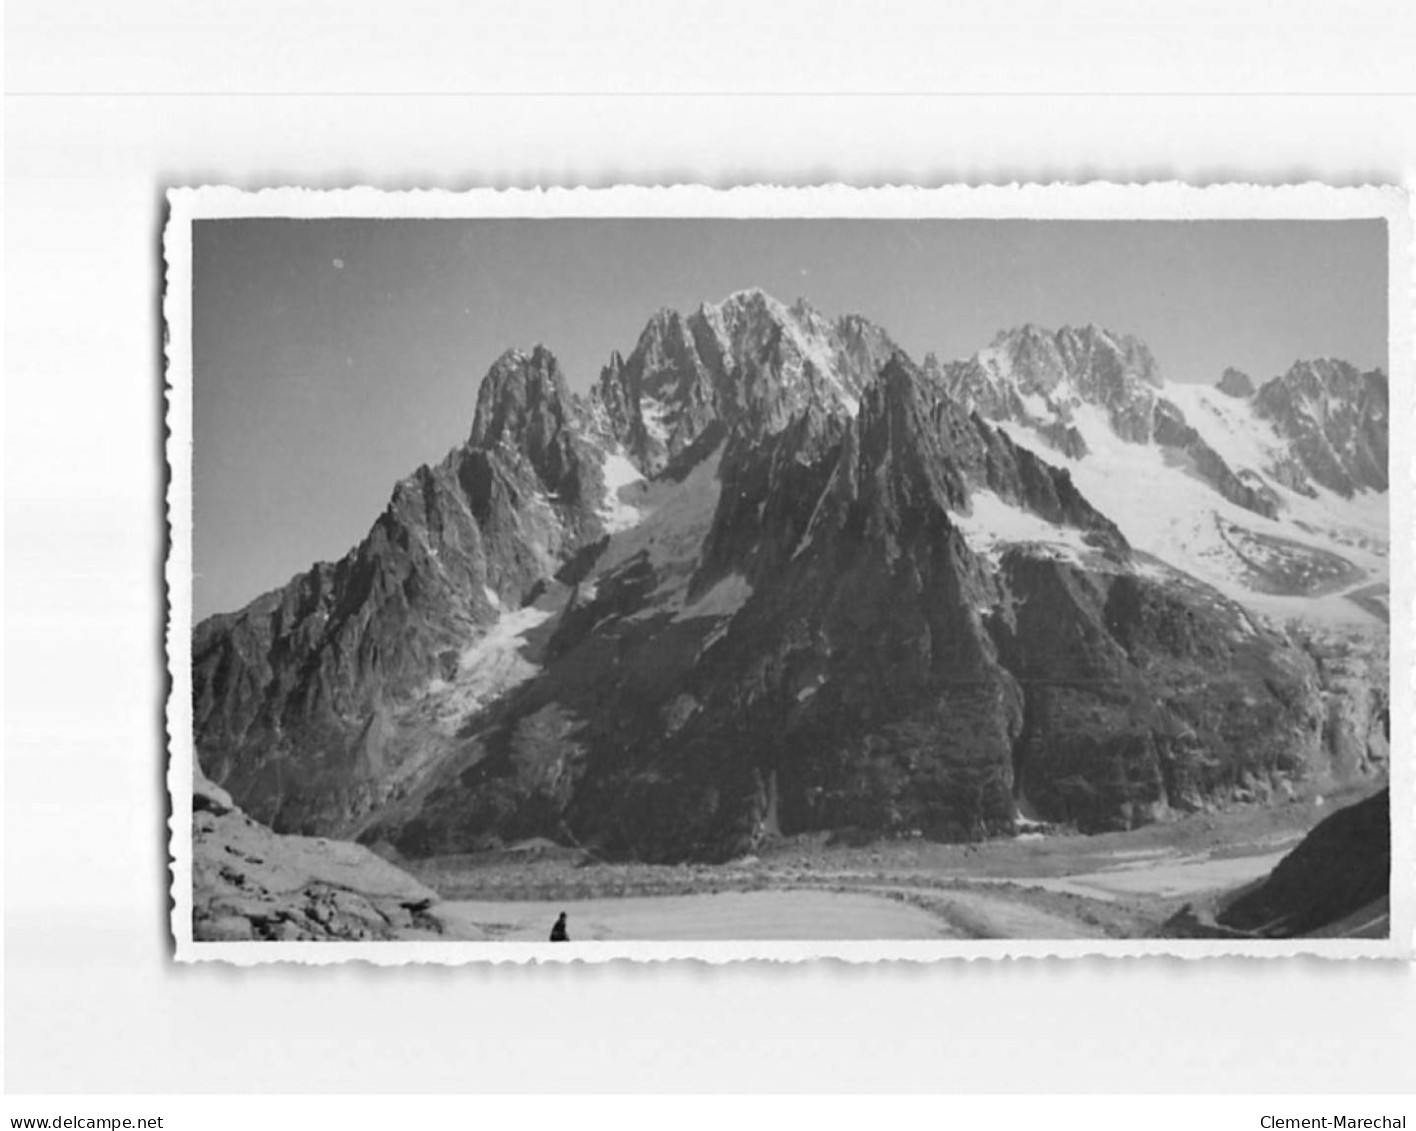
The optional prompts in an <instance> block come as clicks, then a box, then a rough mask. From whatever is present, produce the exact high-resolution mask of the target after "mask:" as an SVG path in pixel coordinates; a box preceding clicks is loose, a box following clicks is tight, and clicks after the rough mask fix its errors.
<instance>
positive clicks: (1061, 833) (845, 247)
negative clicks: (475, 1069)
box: [166, 189, 1410, 960]
mask: <svg viewBox="0 0 1416 1131" xmlns="http://www.w3.org/2000/svg"><path fill="white" fill-rule="evenodd" d="M842 191H845V190H842ZM1056 191H1057V193H1058V196H1059V199H1063V200H1066V199H1071V200H1073V201H1083V202H1085V201H1087V200H1090V199H1093V198H1090V197H1087V196H1086V195H1085V191H1084V190H1083V191H1082V192H1081V194H1080V195H1077V194H1076V193H1074V194H1073V195H1072V196H1071V197H1070V198H1069V197H1067V195H1066V194H1067V192H1068V191H1069V190H1063V189H1059V190H1056ZM1220 191H1222V190H1211V192H1212V193H1214V192H1220ZM758 192H759V193H760V194H762V195H761V201H762V203H761V204H759V205H756V206H755V207H756V214H755V215H754V214H751V213H750V212H749V214H734V215H713V214H711V211H712V210H711V209H710V210H708V211H709V213H710V214H703V215H693V214H680V215H656V214H646V215H632V214H630V215H623V214H614V213H615V211H616V210H615V209H601V210H600V211H601V212H606V211H608V212H610V213H611V214H599V215H597V214H595V212H596V207H595V202H596V201H597V200H599V199H601V198H609V199H610V200H611V201H613V199H614V193H613V192H607V193H604V194H599V195H598V196H596V195H595V194H592V199H591V202H590V205H589V207H588V209H587V206H586V202H585V201H583V200H582V201H581V202H580V203H579V204H577V205H574V206H570V205H567V206H566V207H564V208H562V209H561V210H560V212H559V213H557V212H556V209H555V207H549V210H548V206H547V205H546V203H545V202H544V201H540V202H534V206H528V207H527V208H526V209H525V211H524V214H521V215H517V214H514V213H515V211H516V210H515V208H510V209H507V208H501V209H499V208H496V207H493V208H483V207H482V205H480V204H478V203H476V200H480V199H483V198H481V197H477V198H475V199H474V201H473V202H472V203H468V202H467V201H466V200H463V201H462V203H459V198H457V197H448V198H442V199H440V200H438V199H437V198H434V199H435V201H437V203H436V206H434V205H433V203H430V201H429V200H428V199H427V198H418V197H416V196H415V197H399V196H397V195H386V194H371V196H372V199H373V201H374V202H375V203H376V204H377V207H375V208H370V207H368V204H369V199H370V198H369V197H354V198H342V199H341V198H340V197H339V194H330V195H327V196H321V194H303V195H292V196H290V197H287V198H284V199H289V200H291V201H293V205H292V206H290V207H282V206H281V205H280V204H278V203H276V204H272V203H271V200H270V199H269V197H268V196H261V197H257V196H254V195H251V194H239V193H230V192H228V193H226V194H222V193H220V192H216V193H212V192H210V191H208V190H200V191H191V192H187V193H178V194H175V195H174V196H173V198H172V202H173V203H172V207H173V212H172V218H171V220H170V222H169V227H168V232H167V248H168V291H167V296H166V303H167V312H168V332H169V360H170V363H171V365H170V369H169V382H170V385H171V390H170V396H171V398H172V400H171V404H172V414H171V416H170V418H169V423H170V426H171V427H172V441H171V444H170V446H169V460H170V462H171V464H172V476H173V478H172V483H173V494H172V495H171V496H170V500H171V504H172V509H171V513H170V517H171V522H172V526H173V555H172V557H171V559H170V562H169V572H168V583H169V600H170V601H171V603H172V611H173V619H172V623H171V629H170V633H169V640H168V644H169V650H170V659H171V665H172V679H173V700H172V704H171V706H170V715H169V719H170V721H171V730H172V741H173V770H172V773H173V778H172V781H173V813H174V817H173V829H174V833H173V852H174V858H175V859H176V861H177V864H176V868H175V871H174V895H175V897H176V903H175V906H176V911H175V918H174V931H175V933H176V934H177V937H178V942H179V957H202V956H203V954H204V953H207V952H208V951H210V952H211V953H212V954H220V955H223V956H225V957H228V958H229V957H232V956H233V955H235V954H237V953H239V954H241V955H243V956H246V957H251V956H254V958H253V960H260V958H261V956H262V954H263V953H264V954H268V955H272V956H273V955H276V954H278V955H280V956H281V957H291V956H292V955H297V950H296V949H293V948H292V947H290V946H281V945H280V944H315V943H344V944H350V943H356V944H368V945H367V946H364V947H363V948H361V950H360V953H361V954H368V953H370V952H371V951H370V948H374V949H377V947H378V946H380V945H392V946H393V947H394V950H395V951H396V953H398V954H400V955H403V956H405V957H409V958H416V957H418V956H419V954H420V953H424V954H426V953H434V952H436V953H437V954H439V955H444V956H445V955H447V954H452V953H455V954H456V955H458V956H459V957H460V958H468V957H476V956H477V954H478V953H488V952H492V951H494V952H495V953H497V954H499V955H501V956H506V955H507V954H515V953H517V951H516V947H517V946H518V945H524V944H535V946H534V947H533V948H531V950H534V953H536V954H537V955H540V956H549V957H553V958H554V957H557V956H561V955H564V956H572V955H584V954H587V953H595V954H602V955H603V954H629V955H633V954H636V953H645V952H643V951H640V950H636V949H635V948H636V947H637V946H638V945H639V944H656V943H670V944H674V947H675V948H676V949H673V950H672V953H674V954H696V953H704V954H719V955H722V954H731V953H733V952H732V951H731V949H730V948H729V949H727V950H724V949H723V946H724V944H737V943H742V944H752V946H751V948H750V951H751V953H754V954H760V953H764V951H763V949H762V945H761V944H773V945H775V944H790V943H803V944H808V945H807V946H806V947H805V948H804V949H803V950H802V951H801V953H802V954H803V956H805V955H811V954H843V953H848V954H855V955H869V954H872V953H889V954H908V955H912V956H929V955H931V954H936V953H937V954H940V955H943V954H984V953H1018V952H1020V951H1019V949H1018V948H1019V946H1020V945H1023V946H1025V947H1026V946H1031V947H1033V948H1034V949H1033V950H1032V951H1030V952H1031V953H1139V952H1157V951H1158V952H1161V953H1169V954H1186V953H1196V954H1198V953H1207V952H1218V953H1249V954H1264V953H1273V954H1291V953H1298V952H1302V953H1324V950H1323V948H1324V947H1325V946H1334V947H1337V948H1342V947H1347V948H1348V949H1346V950H1341V949H1339V950H1334V951H1333V952H1332V953H1342V954H1349V955H1359V954H1371V953H1383V951H1382V949H1381V948H1382V947H1383V946H1386V945H1397V946H1398V947H1399V945H1400V943H1399V936H1395V938H1396V939H1397V940H1398V941H1397V942H1393V939H1394V936H1393V931H1392V923H1393V914H1394V911H1393V901H1392V892H1391V889H1390V877H1391V866H1392V847H1391V846H1392V815H1393V807H1392V805H1391V802H1390V787H1391V784H1392V783H1391V775H1392V773H1393V758H1392V753H1391V752H1392V750H1393V748H1394V746H1396V745H1397V743H1398V739H1399V738H1400V736H1399V735H1396V736H1394V734H1393V730H1394V728H1395V729H1397V730H1399V729H1400V728H1401V727H1403V726H1405V725H1406V724H1405V722H1404V721H1403V720H1402V718H1401V716H1400V713H1399V712H1394V711H1393V710H1392V702H1393V691H1392V680H1391V671H1392V658H1391V654H1390V643H1391V640H1392V628H1393V621H1394V620H1395V621H1396V622H1397V623H1400V624H1405V623H1406V621H1407V618H1408V614H1409V611H1410V610H1409V607H1402V606H1401V605H1400V604H1399V603H1397V602H1396V601H1395V600H1394V598H1393V586H1394V584H1395V580H1394V577H1393V569H1392V557H1391V554H1392V550H1393V546H1392V537H1391V532H1392V517H1391V505H1392V500H1393V478H1395V473H1394V472H1393V471H1392V470H1391V468H1392V467H1394V466H1395V464H1394V463H1393V460H1392V456H1391V453H1392V449H1393V443H1394V440H1393V428H1392V419H1393V411H1392V408H1391V402H1392V394H1393V386H1392V384H1391V383H1390V381H1389V376H1388V375H1389V374H1390V373H1391V372H1392V365H1393V361H1392V359H1391V357H1390V356H1389V348H1388V342H1389V337H1390V325H1389V323H1390V311H1391V304H1390V299H1389V294H1390V291H1391V285H1392V284H1391V279H1392V271H1391V248H1392V246H1393V238H1394V235H1393V232H1392V221H1391V219H1390V216H1389V215H1388V213H1391V214H1395V213H1396V212H1397V210H1398V207H1399V198H1398V197H1394V196H1392V195H1390V194H1388V195H1386V196H1383V195H1381V194H1376V195H1375V196H1373V195H1367V196H1363V195H1362V194H1361V192H1360V190H1359V191H1358V192H1357V194H1356V195H1357V202H1356V205H1355V206H1352V207H1345V208H1344V207H1337V208H1334V209H1333V210H1332V214H1331V215H1327V214H1324V212H1323V211H1322V209H1321V208H1314V209H1311V210H1310V213H1309V214H1305V215H1294V214H1293V212H1294V210H1293V209H1292V208H1289V209H1287V210H1286V211H1285V210H1283V209H1277V210H1274V212H1273V214H1271V215H1270V214H1267V213H1266V212H1265V210H1264V208H1263V207H1262V205H1263V202H1264V199H1265V198H1264V197H1263V194H1262V193H1261V192H1260V193H1259V194H1258V195H1257V197H1255V196H1253V195H1252V194H1251V196H1250V197H1248V198H1246V199H1248V200H1250V201H1251V202H1252V203H1253V204H1254V207H1252V208H1251V210H1250V213H1249V214H1247V215H1234V214H1232V213H1233V210H1232V209H1231V210H1229V212H1228V213H1226V214H1223V215H1219V214H1215V210H1213V209H1211V210H1210V214H1205V210H1204V209H1203V208H1200V209H1198V210H1195V209H1191V211H1190V212H1188V213H1182V212H1181V211H1179V210H1178V209H1175V208H1172V209H1170V212H1169V214H1167V213H1166V210H1165V208H1163V207H1161V208H1156V209H1153V210H1152V211H1153V214H1151V215H1147V216H1135V215H1119V214H1118V215H1117V216H1116V217H1115V218H1109V217H1108V216H1106V215H1105V214H1104V212H1103V213H1101V214H1088V215H1087V216H1086V217H1085V218H1081V217H1079V216H1078V215H1076V214H1075V210H1074V213H1073V214H1072V215H1066V214H1063V215H1058V214H1046V210H1043V214H1039V215H1029V214H1027V213H1026V211H1023V210H1021V209H1019V208H1016V207H1014V208H1012V214H1008V212H1009V209H1007V208H1005V209H1004V210H1003V212H1002V213H1001V214H997V215H979V214H977V213H976V212H974V213H971V212H970V210H969V209H961V210H958V214H956V215H940V214H938V213H937V210H929V209H925V210H921V212H920V214H917V215H911V214H910V204H909V202H908V200H903V201H896V200H895V199H894V198H892V197H891V196H890V195H889V194H888V193H887V194H884V195H883V196H876V197H872V198H869V199H870V200H873V201H875V202H876V204H873V205H871V207H872V208H875V209H876V211H875V212H874V213H871V214H861V213H860V211H859V210H856V211H855V214H852V209H850V208H847V209H845V210H843V211H838V212H837V213H835V214H832V211H831V209H829V208H828V209H817V210H816V212H815V213H811V214H806V213H805V212H804V214H802V215H795V214H793V213H792V204H791V202H792V200H793V195H792V194H791V193H790V192H788V191H786V190H770V189H764V190H758ZM487 195H488V196H490V197H493V198H494V197H495V196H496V194H487ZM847 195H849V194H847ZM1329 198H1331V199H1333V200H1334V201H1336V202H1338V203H1339V204H1340V203H1341V202H1342V201H1344V200H1350V199H1351V198H1348V197H1345V196H1344V194H1342V193H1340V192H1331V193H1330V194H1329V196H1323V195H1321V194H1320V195H1319V197H1318V198H1317V199H1319V201H1320V202H1321V201H1327V200H1329ZM275 199H276V200H277V201H279V200H281V199H282V198H281V197H279V196H278V195H277V196H276V198H275ZM1149 199H1151V200H1160V199H1162V198H1160V197H1157V196H1155V195H1154V194H1152V196H1151V197H1150V198H1149ZM1210 199H1211V200H1212V199H1214V198H1213V196H1211V197H1210ZM882 200H883V201H884V202H885V203H886V204H888V207H879V206H878V205H879V202H880V201H882ZM1190 200H1191V203H1194V201H1195V198H1193V197H1192V198H1190ZM322 201H323V202H324V204H323V205H322V203H321V202H322ZM322 210H323V214H322ZM687 210H688V211H689V212H691V211H692V205H689V206H687ZM651 211H652V210H651ZM868 212H869V210H868V209H867V213H868ZM1020 213H1021V214H1020ZM1408 238H1409V233H1408ZM1406 395H1408V396H1409V391H1408V393H1407V394H1406ZM1407 606H1409V598H1408V600H1407ZM1401 741H1409V740H1407V739H1401ZM188 783H189V784H188ZM1406 808H1407V810H1409V808H1410V805H1409V798H1408V799H1407V801H1406ZM1407 934H1408V935H1409V931H1408V932H1407ZM233 944H234V946H233ZM397 944H405V945H403V946H402V947H399V946H398V945H397ZM551 944H556V945H554V946H553V945H551ZM562 944H564V945H562ZM700 944H701V947H700ZM880 945H883V946H885V948H886V949H885V951H883V952H882V951H872V950H871V949H870V947H871V946H880ZM449 947H451V949H449ZM696 947H699V948H700V949H695V948H696ZM851 947H856V948H857V949H855V950H852V949H850V948H851ZM999 947H1002V949H1001V950H1000V949H992V950H990V949H989V948H999ZM204 948H205V949H204ZM419 948H424V949H423V950H421V951H420V949H419ZM428 948H432V949H431V950H429V949H428ZM714 948H717V949H714ZM317 949H318V948H314V947H303V946H302V947H300V948H298V955H304V954H305V953H307V952H309V951H312V950H317ZM529 952H530V951H528V953H529ZM771 953H783V952H782V951H772V952H771ZM317 960H318V959H317Z"/></svg>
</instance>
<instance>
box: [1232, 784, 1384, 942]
mask: <svg viewBox="0 0 1416 1131" xmlns="http://www.w3.org/2000/svg"><path fill="white" fill-rule="evenodd" d="M1390 880H1391V791H1390V790H1386V789H1383V790H1381V791H1380V792H1379V793H1376V794H1373V795H1372V796H1371V797H1369V798H1367V800H1365V801H1359V802H1358V803H1357V804H1355V805H1350V806H1348V807H1347V808H1345V809H1339V810H1338V811H1337V812H1336V813H1334V814H1333V815H1332V816H1331V817H1328V818H1327V819H1326V820H1325V821H1323V822H1322V823H1321V824H1319V825H1318V826H1317V827H1316V828H1315V829H1313V831H1312V832H1311V833H1309V834H1308V835H1307V836H1306V837H1304V838H1303V840H1302V841H1301V842H1300V843H1299V845H1298V847H1297V848H1295V849H1294V850H1293V851H1292V852H1290V853H1289V854H1288V855H1287V856H1285V857H1284V858H1283V859H1282V860H1280V861H1279V863H1278V867H1276V868H1275V869H1274V870H1273V871H1272V872H1271V873H1270V874H1269V876H1268V878H1267V879H1266V880H1264V881H1263V882H1262V883H1261V884H1259V885H1258V886H1257V887H1256V888H1251V889H1249V890H1246V891H1243V892H1241V893H1239V894H1238V895H1237V896H1235V897H1234V898H1233V899H1232V900H1230V901H1228V902H1227V903H1226V905H1225V906H1224V907H1223V908H1221V909H1220V911H1219V914H1218V915H1217V916H1216V919H1217V921H1218V922H1219V924H1220V925H1221V926H1223V927H1228V928H1230V929H1231V930H1236V931H1244V932H1247V933H1250V934H1259V935H1263V936H1264V937H1267V938H1293V937H1296V936H1302V935H1312V934H1315V933H1318V932H1326V931H1329V930H1331V929H1332V928H1333V927H1334V926H1338V930H1339V933H1352V932H1361V931H1362V929H1363V928H1364V927H1367V926H1371V925H1377V921H1379V920H1383V919H1384V918H1385V915H1384V910H1383V905H1384V903H1385V901H1386V900H1387V899H1388V897H1389V891H1390V889H1389V884H1390ZM1389 929H1390V928H1389V927H1388V928H1387V930H1384V931H1382V934H1383V935H1385V934H1386V933H1388V931H1389Z"/></svg>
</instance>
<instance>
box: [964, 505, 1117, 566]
mask: <svg viewBox="0 0 1416 1131" xmlns="http://www.w3.org/2000/svg"><path fill="white" fill-rule="evenodd" d="M972 508H973V509H972V513H971V514H955V515H951V516H950V518H951V520H952V521H953V523H954V525H955V526H957V527H958V528H959V529H960V530H961V531H963V534H964V537H965V538H966V539H967V540H968V543H969V548H970V549H972V550H973V551H974V553H976V554H979V555H981V556H983V557H985V558H987V559H988V560H989V561H991V562H994V563H996V562H997V561H998V560H999V559H1000V558H1001V557H1002V556H1003V551H1004V550H1006V549H1007V548H1008V547H1010V546H1017V545H1023V544H1026V545H1029V546H1034V547H1038V548H1040V549H1044V550H1046V551H1047V553H1048V556H1050V557H1055V558H1060V559H1062V560H1065V561H1071V562H1077V563H1080V562H1081V561H1082V560H1083V558H1084V556H1085V555H1087V554H1089V553H1094V551H1093V550H1092V549H1091V547H1089V546H1088V545H1087V543H1086V541H1085V536H1084V534H1083V532H1082V531H1080V530H1078V529H1077V528H1076V527H1074V526H1058V525H1057V524H1056V523H1052V522H1048V521H1047V519H1045V518H1043V517H1042V516H1041V515H1038V514H1034V513H1033V512H1032V511H1030V510H1025V509H1023V508H1022V507H1018V506H1014V505H1013V504H1012V503H1009V502H1007V501H1006V500H1005V499H1003V498H1001V497H1000V496H998V495H996V494H995V493H994V492H992V491H975V492H974V493H973V498H972Z"/></svg>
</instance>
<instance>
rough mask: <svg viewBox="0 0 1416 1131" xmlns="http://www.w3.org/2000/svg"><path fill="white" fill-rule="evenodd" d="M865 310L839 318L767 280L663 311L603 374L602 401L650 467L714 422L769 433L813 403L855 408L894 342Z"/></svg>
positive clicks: (622, 436)
mask: <svg viewBox="0 0 1416 1131" xmlns="http://www.w3.org/2000/svg"><path fill="white" fill-rule="evenodd" d="M894 348H895V347H894V344H893V343H892V342H891V341H890V339H889V337H888V335H887V334H886V333H885V331H884V330H882V329H880V328H879V327H878V326H875V325H874V324H873V323H871V322H869V321H868V320H866V319H864V318H861V317H860V316H858V315H850V316H847V317H844V318H839V319H836V320H835V321H831V320H829V319H827V318H826V317H825V316H823V315H822V314H820V313H819V312H818V311H817V310H815V309H814V308H813V307H812V306H810V304H808V303H807V302H805V301H804V300H800V299H799V300H798V301H797V302H795V303H794V304H793V305H791V306H787V305H785V304H784V303H782V302H779V301H778V300H777V299H775V298H773V297H772V296H771V295H769V294H767V293H766V292H764V291H762V290H761V289H759V288H755V287H754V288H750V289H747V290H741V291H737V292H735V293H733V294H731V295H729V296H728V297H727V298H725V299H724V300H723V301H721V302H718V303H713V304H704V305H702V306H700V307H699V308H698V309H697V310H695V311H693V312H692V313H690V314H688V315H683V314H680V313H679V312H677V311H673V310H668V309H665V310H660V311H659V312H658V313H657V314H655V315H654V317H653V318H652V319H650V321H649V323H648V325H647V326H646V327H645V328H644V332H643V333H642V334H641V335H640V337H639V341H638V343H637V344H636V345H635V348H634V350H633V352H632V353H631V354H630V355H629V356H628V357H627V358H624V359H623V360H621V359H620V358H619V356H618V355H616V356H615V357H614V358H612V359H611V362H610V364H609V365H608V366H606V367H605V369H604V370H603V371H602V372H601V375H600V382H599V385H598V387H597V388H596V390H595V392H594V399H595V401H596V403H597V405H598V406H599V408H600V410H601V411H602V413H603V415H604V417H605V420H606V422H607V424H608V426H609V428H610V431H611V432H612V434H613V435H614V437H615V438H616V440H618V441H619V442H620V443H621V444H622V445H623V446H624V448H625V450H626V451H627V452H628V453H629V455H630V458H631V459H633V460H634V461H635V463H636V464H638V465H639V467H640V468H641V470H643V471H645V472H648V473H653V472H655V471H658V470H659V469H661V468H662V467H664V466H665V465H666V464H667V463H669V462H670V461H671V460H672V459H674V457H675V456H677V455H678V454H679V453H680V452H682V451H683V450H684V449H685V448H688V447H690V446H691V445H692V444H693V443H694V441H695V440H696V439H698V437H699V436H701V435H703V434H704V432H705V430H706V429H708V428H709V427H710V426H711V425H715V424H716V425H718V426H720V427H722V428H723V429H725V430H726V431H728V432H742V433H744V434H747V435H752V436H758V437H761V436H765V435H770V434H773V433H775V432H778V431H780V430H781V429H782V428H784V427H785V426H786V425H787V423H788V422H789V421H790V420H791V419H793V418H794V417H795V416H797V415H798V414H800V413H801V412H802V411H803V410H804V409H805V408H806V407H807V406H808V405H809V404H815V405H817V406H819V407H821V408H822V409H824V410H826V411H829V412H837V413H841V414H844V415H847V416H853V415H854V414H855V412H856V411H857V409H858V407H859V403H860V397H861V394H862V392H863V390H864V389H865V388H866V386H867V385H869V384H870V383H871V382H872V381H873V380H874V379H875V374H876V372H877V371H878V369H879V367H880V366H881V365H882V364H883V363H884V361H885V360H886V359H887V358H888V357H889V356H890V354H891V352H892V351H893V350H894Z"/></svg>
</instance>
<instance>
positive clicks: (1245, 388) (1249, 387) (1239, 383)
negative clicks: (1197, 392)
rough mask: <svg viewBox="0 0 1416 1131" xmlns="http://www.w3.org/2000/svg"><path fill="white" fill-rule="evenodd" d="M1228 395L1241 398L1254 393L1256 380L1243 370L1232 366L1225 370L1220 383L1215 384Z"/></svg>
mask: <svg viewBox="0 0 1416 1131" xmlns="http://www.w3.org/2000/svg"><path fill="white" fill-rule="evenodd" d="M1215 388H1216V389H1218V390H1219V391H1220V392H1221V393H1223V394H1224V395H1225V396H1227V397H1238V398H1240V399H1241V400H1242V399H1243V398H1245V397H1252V396H1253V395H1254V381H1253V378H1251V377H1250V376H1249V375H1248V374H1247V373H1245V372H1244V371H1243V370H1240V369H1235V368H1234V367H1233V366H1230V367H1229V368H1228V369H1226V370H1225V371H1224V374H1223V375H1222V376H1221V377H1220V379H1219V384H1217V385H1216V386H1215Z"/></svg>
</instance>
